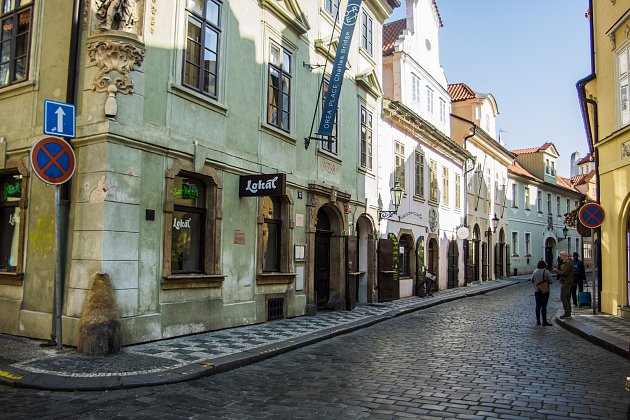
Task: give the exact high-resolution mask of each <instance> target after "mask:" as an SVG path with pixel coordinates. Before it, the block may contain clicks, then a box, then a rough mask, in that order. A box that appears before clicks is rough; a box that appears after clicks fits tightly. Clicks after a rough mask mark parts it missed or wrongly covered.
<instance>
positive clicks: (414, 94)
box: [411, 73, 420, 104]
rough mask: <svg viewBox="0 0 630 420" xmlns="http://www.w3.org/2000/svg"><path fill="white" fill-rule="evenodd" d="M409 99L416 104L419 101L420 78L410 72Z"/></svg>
mask: <svg viewBox="0 0 630 420" xmlns="http://www.w3.org/2000/svg"><path fill="white" fill-rule="evenodd" d="M411 100H412V101H413V102H415V103H417V104H419V103H420V78H419V77H418V76H416V75H415V74H413V73H412V74H411Z"/></svg>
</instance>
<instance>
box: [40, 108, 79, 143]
mask: <svg viewBox="0 0 630 420" xmlns="http://www.w3.org/2000/svg"><path fill="white" fill-rule="evenodd" d="M44 133H45V134H51V135H53V136H59V137H75V136H76V117H75V107H74V105H72V104H65V103H63V102H55V101H51V100H48V99H45V100H44Z"/></svg>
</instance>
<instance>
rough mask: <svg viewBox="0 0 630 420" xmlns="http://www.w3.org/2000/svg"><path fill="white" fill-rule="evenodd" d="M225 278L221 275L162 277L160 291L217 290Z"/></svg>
mask: <svg viewBox="0 0 630 420" xmlns="http://www.w3.org/2000/svg"><path fill="white" fill-rule="evenodd" d="M223 280H225V276H224V275H222V274H179V275H171V276H167V277H164V278H163V280H162V290H174V289H203V288H219V287H221V286H222V285H223Z"/></svg>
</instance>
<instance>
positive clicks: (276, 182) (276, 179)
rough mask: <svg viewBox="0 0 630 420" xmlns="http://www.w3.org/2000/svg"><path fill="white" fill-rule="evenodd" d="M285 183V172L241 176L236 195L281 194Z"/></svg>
mask: <svg viewBox="0 0 630 420" xmlns="http://www.w3.org/2000/svg"><path fill="white" fill-rule="evenodd" d="M285 184H286V175H285V174H268V175H248V176H242V177H241V179H240V188H239V191H238V195H239V197H258V196H269V197H273V196H278V195H283V194H284V186H285Z"/></svg>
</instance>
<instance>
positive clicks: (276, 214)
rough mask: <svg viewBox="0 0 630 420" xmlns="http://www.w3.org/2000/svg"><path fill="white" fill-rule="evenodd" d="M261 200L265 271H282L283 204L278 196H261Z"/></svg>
mask: <svg viewBox="0 0 630 420" xmlns="http://www.w3.org/2000/svg"><path fill="white" fill-rule="evenodd" d="M261 200H262V214H261V216H262V218H263V220H264V221H263V224H262V238H261V240H262V253H263V271H280V243H281V235H282V219H281V217H282V211H281V207H282V205H281V203H280V200H279V199H278V198H277V197H261Z"/></svg>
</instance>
